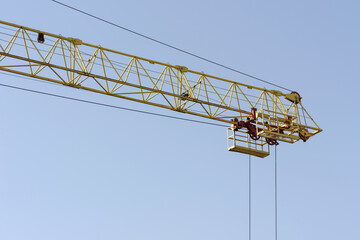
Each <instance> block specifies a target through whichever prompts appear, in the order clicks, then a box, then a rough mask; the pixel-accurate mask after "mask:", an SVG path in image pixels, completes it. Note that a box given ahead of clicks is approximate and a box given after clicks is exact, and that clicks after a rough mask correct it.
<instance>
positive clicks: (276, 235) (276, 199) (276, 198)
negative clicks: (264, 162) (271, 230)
mask: <svg viewBox="0 0 360 240" xmlns="http://www.w3.org/2000/svg"><path fill="white" fill-rule="evenodd" d="M277 184H278V183H277V148H276V145H275V240H277V237H278V207H277V202H278V186H277Z"/></svg>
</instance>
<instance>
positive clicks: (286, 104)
mask: <svg viewBox="0 0 360 240" xmlns="http://www.w3.org/2000/svg"><path fill="white" fill-rule="evenodd" d="M0 70H1V71H6V72H10V73H14V74H19V75H23V76H27V77H32V78H37V79H41V80H45V81H50V82H53V83H58V84H62V85H66V86H69V87H74V88H79V89H84V90H88V91H92V92H96V93H101V94H105V95H110V96H113V97H117V98H122V99H126V100H131V101H135V102H139V103H144V104H148V105H152V106H157V107H161V108H165V109H169V110H173V111H177V112H182V113H187V114H192V115H195V116H199V117H204V118H208V119H211V120H216V121H220V122H224V123H228V124H231V125H232V128H231V129H232V131H233V132H234V133H233V135H232V136H233V137H232V138H231V139H230V140H231V141H233V142H234V144H232V146H231V147H229V150H232V151H238V152H242V153H247V154H252V155H256V156H260V157H265V156H267V155H268V154H266V152H268V151H265V150H263V149H264V148H263V145H264V144H268V145H274V144H278V141H284V142H290V143H294V142H296V141H298V140H299V139H302V140H304V141H306V140H307V139H308V138H310V137H312V136H313V135H315V134H317V133H319V132H321V131H322V130H321V129H320V128H319V126H318V125H317V124H316V123H315V121H314V120H313V119H312V118H311V116H310V115H309V113H308V112H307V111H306V109H305V108H304V107H303V105H302V103H301V97H300V95H299V94H297V93H296V92H292V93H287V94H285V93H282V92H280V91H276V90H267V89H263V88H259V87H255V86H251V85H247V84H243V83H239V82H236V81H231V80H227V79H224V78H220V77H215V76H211V75H208V74H205V73H200V72H196V71H193V70H190V69H188V68H187V67H184V66H179V65H170V64H165V63H161V62H158V61H154V60H151V59H146V58H142V57H138V56H134V55H130V54H126V53H122V52H119V51H115V50H111V49H107V48H104V47H101V46H95V45H93V44H89V43H85V42H83V41H82V40H80V39H77V38H69V37H64V36H60V35H55V34H51V33H47V32H44V31H39V30H36V29H32V28H28V27H24V26H20V25H16V24H12V23H8V22H4V21H0ZM240 129H246V131H238V130H240ZM239 134H240V135H241V137H240V139H238V138H237V137H236V136H235V135H239ZM249 136H250V140H251V141H255V142H256V141H259V142H261V144H260V145H261V146H262V148H261V149H262V150H261V151H262V152H263V153H260V154H259V153H256V154H254V151H253V147H251V144H250V140H249ZM240 145H241V146H240Z"/></svg>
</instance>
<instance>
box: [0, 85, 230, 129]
mask: <svg viewBox="0 0 360 240" xmlns="http://www.w3.org/2000/svg"><path fill="white" fill-rule="evenodd" d="M0 86H1V87H7V88H13V89H17V90H22V91H27V92H31V93H37V94H42V95H47V96H52V97H57V98H63V99H68V100H73V101H77V102H83V103H89V104H94V105H98V106H103V107H110V108H116V109H120V110H126V111H131V112H137V113H144V114H148V115H154V116H159V117H166V118H172V119H177V120H182V121H188V122H195V123H202V124H207V125H212V126H218V127H227V126H226V125H222V124H217V123H210V122H204V121H199V120H194V119H188V118H181V117H174V116H170V115H165V114H159V113H152V112H147V111H142V110H137V109H132V108H125V107H119V106H115V105H110V104H105V103H99V102H93V101H89V100H84V99H79V98H73V97H67V96H62V95H57V94H53V93H47V92H42V91H37V90H32V89H27V88H22V87H16V86H11V85H6V84H2V83H0Z"/></svg>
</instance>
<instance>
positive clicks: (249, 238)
mask: <svg viewBox="0 0 360 240" xmlns="http://www.w3.org/2000/svg"><path fill="white" fill-rule="evenodd" d="M249 240H251V155H250V154H249Z"/></svg>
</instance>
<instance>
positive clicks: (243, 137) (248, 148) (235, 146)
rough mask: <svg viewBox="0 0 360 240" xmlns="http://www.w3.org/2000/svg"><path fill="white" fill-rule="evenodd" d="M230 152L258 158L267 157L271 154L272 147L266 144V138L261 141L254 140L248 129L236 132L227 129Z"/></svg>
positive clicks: (260, 139)
mask: <svg viewBox="0 0 360 240" xmlns="http://www.w3.org/2000/svg"><path fill="white" fill-rule="evenodd" d="M227 139H228V150H229V151H232V152H239V153H244V154H250V155H253V156H256V157H261V158H264V157H267V156H269V154H270V147H269V145H268V144H267V143H266V140H265V138H264V137H260V138H259V140H253V139H251V138H250V137H249V134H247V131H246V129H240V130H238V131H234V129H233V128H230V127H229V128H228V129H227Z"/></svg>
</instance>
